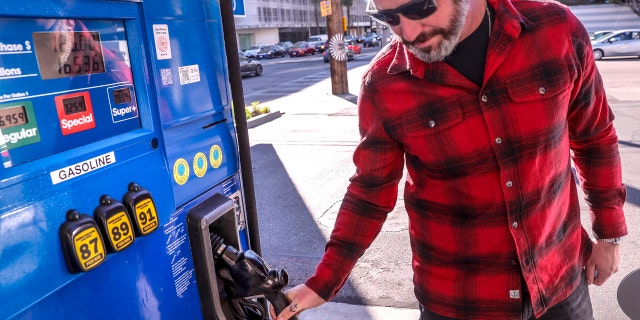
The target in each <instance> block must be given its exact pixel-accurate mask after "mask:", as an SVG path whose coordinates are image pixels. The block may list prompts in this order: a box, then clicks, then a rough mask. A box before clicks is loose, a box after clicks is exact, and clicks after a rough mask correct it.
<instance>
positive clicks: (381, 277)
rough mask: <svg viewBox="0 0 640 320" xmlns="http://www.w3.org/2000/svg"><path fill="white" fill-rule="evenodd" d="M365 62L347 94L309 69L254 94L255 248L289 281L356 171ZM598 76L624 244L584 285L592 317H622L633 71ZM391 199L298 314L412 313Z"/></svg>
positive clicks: (364, 316)
mask: <svg viewBox="0 0 640 320" xmlns="http://www.w3.org/2000/svg"><path fill="white" fill-rule="evenodd" d="M365 70H366V66H361V67H357V68H354V69H351V70H349V72H348V81H349V92H350V93H348V94H343V95H333V94H331V81H330V79H329V74H328V72H323V73H320V74H317V75H310V76H308V77H310V79H307V80H314V81H303V82H301V83H303V84H304V85H300V86H296V85H295V84H293V83H285V84H282V85H278V86H275V87H274V88H271V89H270V90H271V91H278V90H280V95H279V96H278V97H276V98H274V99H271V100H269V99H266V98H261V99H260V101H262V102H261V104H262V105H264V106H268V107H269V108H270V109H271V110H272V112H273V113H274V114H273V115H271V116H269V117H266V119H262V120H260V119H250V120H249V128H250V129H249V139H250V144H251V157H252V166H253V174H254V185H255V189H256V202H257V209H258V219H259V229H260V241H261V248H262V256H263V258H264V259H265V261H267V262H268V263H269V265H270V266H271V267H273V268H283V269H286V270H287V271H288V273H289V277H290V281H289V285H290V286H295V285H297V284H300V283H303V282H304V281H305V279H306V278H307V277H308V276H310V275H311V274H312V273H313V271H314V270H315V266H316V265H317V263H318V262H319V261H320V258H321V256H322V253H323V252H324V244H325V242H326V239H327V238H328V237H329V234H330V232H331V229H332V227H333V222H334V221H335V216H336V213H337V211H338V208H339V206H340V203H341V200H342V196H343V195H344V192H345V190H346V186H347V184H348V179H349V177H350V176H351V175H352V174H353V173H354V170H355V167H354V165H353V163H352V162H351V156H352V153H353V150H354V148H355V146H356V144H357V143H358V140H359V133H358V123H357V108H356V100H357V94H358V91H359V88H360V79H361V76H362V74H363V73H364V71H365ZM603 78H604V81H605V85H606V86H609V85H610V86H612V89H611V92H612V93H611V94H609V93H608V94H609V96H608V98H609V101H610V105H611V107H612V109H613V110H614V113H615V114H616V117H617V118H616V127H617V131H618V135H619V138H620V141H621V142H620V153H621V157H622V161H623V170H624V172H623V177H624V183H625V184H626V185H627V190H628V192H627V193H628V195H627V203H626V204H625V213H626V218H627V225H628V227H629V236H627V237H626V238H625V242H624V243H623V245H622V246H623V247H622V263H621V265H620V270H619V272H618V273H616V274H615V275H614V276H613V277H612V278H611V279H610V280H609V281H608V282H607V283H606V284H605V285H604V286H602V287H596V286H591V287H590V293H591V298H592V301H593V305H594V316H595V319H597V320H601V319H602V320H618V319H622V320H625V319H629V317H627V316H626V315H625V314H624V312H623V311H622V310H621V309H620V307H619V305H618V302H617V298H616V296H617V289H618V286H619V284H620V282H621V281H622V279H623V278H624V277H625V276H626V275H628V274H629V273H631V272H632V271H634V270H635V269H637V268H638V267H640V261H639V259H638V258H637V255H638V254H637V252H640V251H639V249H640V235H639V234H638V232H637V226H638V225H640V171H638V170H637V166H638V163H640V152H639V150H640V142H636V141H634V140H633V139H634V136H637V135H638V134H640V131H639V130H638V129H637V124H638V123H640V119H639V117H640V113H639V112H638V109H639V108H640V100H639V99H640V77H637V76H633V78H629V79H625V78H621V77H620V76H619V75H616V77H615V78H612V79H607V75H606V74H604V75H603ZM310 83H312V84H310ZM608 92H609V91H608ZM247 103H248V102H247ZM256 120H258V121H256ZM252 122H253V124H252ZM401 183H402V182H401ZM400 189H401V188H400ZM398 199H399V201H398V203H397V205H396V208H395V210H394V211H393V212H391V213H390V215H389V219H388V220H387V222H386V223H385V225H384V227H383V229H382V232H381V233H380V235H379V236H378V238H377V239H376V240H375V241H374V243H373V244H372V246H371V247H370V248H369V250H367V252H366V253H365V254H364V255H363V256H362V257H361V259H360V260H359V262H358V264H357V265H356V267H355V268H354V270H353V272H352V274H351V276H350V278H349V279H348V280H347V283H346V284H345V286H344V287H343V289H342V290H341V291H340V292H339V293H338V295H337V296H336V297H335V298H334V299H333V300H332V302H329V303H326V304H324V305H322V306H320V307H318V308H316V309H312V310H307V311H304V312H303V313H302V314H301V315H300V317H299V318H300V319H301V320H339V319H349V320H370V319H371V320H378V319H380V320H382V319H384V320H388V319H402V320H405V319H406V320H412V319H413V320H417V319H419V311H418V308H417V306H418V304H417V301H416V299H415V296H414V295H413V284H412V280H411V279H412V271H411V257H410V250H409V242H408V232H407V219H406V214H404V207H403V201H402V193H401V191H400V194H399V195H398ZM581 207H582V210H583V218H582V222H583V225H584V226H585V228H587V230H590V220H589V217H588V213H587V211H586V210H587V207H586V204H585V203H584V201H583V202H582V205H581Z"/></svg>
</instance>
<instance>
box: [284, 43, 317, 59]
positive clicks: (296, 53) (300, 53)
mask: <svg viewBox="0 0 640 320" xmlns="http://www.w3.org/2000/svg"><path fill="white" fill-rule="evenodd" d="M308 54H311V55H314V54H316V48H315V47H314V46H313V45H312V44H311V43H309V42H306V41H298V42H296V43H294V44H293V47H291V50H290V51H289V56H290V57H292V58H293V57H304V56H306V55H308Z"/></svg>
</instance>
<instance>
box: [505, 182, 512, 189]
mask: <svg viewBox="0 0 640 320" xmlns="http://www.w3.org/2000/svg"><path fill="white" fill-rule="evenodd" d="M504 185H505V186H507V188H511V187H513V182H512V181H511V180H509V181H507V183H505V184H504Z"/></svg>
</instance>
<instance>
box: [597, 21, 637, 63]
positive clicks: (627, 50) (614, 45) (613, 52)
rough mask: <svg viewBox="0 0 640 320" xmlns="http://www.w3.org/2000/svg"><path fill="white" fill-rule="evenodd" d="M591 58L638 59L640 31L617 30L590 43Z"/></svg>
mask: <svg viewBox="0 0 640 320" xmlns="http://www.w3.org/2000/svg"><path fill="white" fill-rule="evenodd" d="M591 46H592V47H593V57H594V58H595V59H596V60H600V59H602V58H603V57H620V56H636V57H640V29H638V30H636V29H633V30H619V31H616V32H613V33H611V34H609V35H607V36H604V37H602V38H600V39H599V40H596V41H591Z"/></svg>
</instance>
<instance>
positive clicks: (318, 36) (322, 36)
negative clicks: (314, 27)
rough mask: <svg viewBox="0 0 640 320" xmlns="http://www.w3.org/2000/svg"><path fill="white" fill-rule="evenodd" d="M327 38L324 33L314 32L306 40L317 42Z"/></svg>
mask: <svg viewBox="0 0 640 320" xmlns="http://www.w3.org/2000/svg"><path fill="white" fill-rule="evenodd" d="M328 39H329V36H327V35H326V34H316V35H313V36H310V37H309V40H307V41H308V42H319V41H322V42H324V41H327V40H328Z"/></svg>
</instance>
